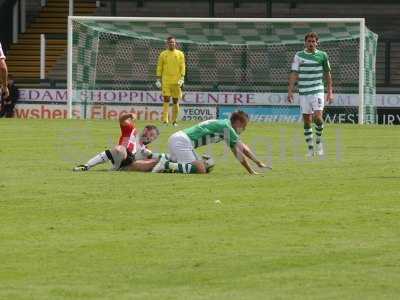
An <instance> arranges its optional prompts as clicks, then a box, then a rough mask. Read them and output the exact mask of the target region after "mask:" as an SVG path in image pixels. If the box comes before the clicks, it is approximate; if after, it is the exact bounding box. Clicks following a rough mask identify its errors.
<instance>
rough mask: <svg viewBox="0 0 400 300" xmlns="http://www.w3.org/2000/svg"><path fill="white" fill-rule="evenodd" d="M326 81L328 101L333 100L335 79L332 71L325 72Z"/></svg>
mask: <svg viewBox="0 0 400 300" xmlns="http://www.w3.org/2000/svg"><path fill="white" fill-rule="evenodd" d="M325 81H326V85H327V93H326V101H327V102H328V103H332V102H333V80H332V74H331V72H325Z"/></svg>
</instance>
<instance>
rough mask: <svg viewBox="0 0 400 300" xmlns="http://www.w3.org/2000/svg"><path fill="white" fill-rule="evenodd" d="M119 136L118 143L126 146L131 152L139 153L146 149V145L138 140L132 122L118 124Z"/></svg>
mask: <svg viewBox="0 0 400 300" xmlns="http://www.w3.org/2000/svg"><path fill="white" fill-rule="evenodd" d="M120 127H121V136H120V138H119V142H118V145H121V146H124V147H126V149H127V150H128V151H129V152H131V153H132V154H140V153H144V152H146V151H147V147H146V146H145V145H144V144H143V143H141V142H140V138H139V133H138V130H137V128H136V127H135V126H134V125H133V124H132V123H128V124H127V125H120Z"/></svg>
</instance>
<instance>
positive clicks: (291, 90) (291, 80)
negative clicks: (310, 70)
mask: <svg viewBox="0 0 400 300" xmlns="http://www.w3.org/2000/svg"><path fill="white" fill-rule="evenodd" d="M298 79H299V74H297V72H291V73H290V74H289V86H288V98H287V100H288V101H289V103H293V101H294V86H295V84H296V82H297V80H298Z"/></svg>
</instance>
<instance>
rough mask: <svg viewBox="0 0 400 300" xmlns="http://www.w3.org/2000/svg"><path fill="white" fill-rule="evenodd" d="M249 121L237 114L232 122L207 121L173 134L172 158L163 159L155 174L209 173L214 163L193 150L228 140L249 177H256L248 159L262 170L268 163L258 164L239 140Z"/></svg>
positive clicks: (245, 116) (169, 144) (243, 114)
mask: <svg viewBox="0 0 400 300" xmlns="http://www.w3.org/2000/svg"><path fill="white" fill-rule="evenodd" d="M248 122H249V117H248V115H247V114H246V113H244V112H242V111H237V112H234V113H233V114H232V115H231V118H230V120H229V119H223V120H208V121H204V122H201V123H199V124H197V125H195V126H193V127H190V128H186V129H184V130H181V131H178V132H176V133H174V134H173V135H172V136H171V137H170V138H169V140H168V148H169V151H170V154H169V155H170V159H169V160H168V159H167V158H166V157H164V156H163V157H161V158H160V161H159V162H158V164H157V165H156V166H155V167H154V169H153V172H155V173H162V172H172V173H175V172H176V173H207V172H208V170H209V168H210V167H212V165H213V164H212V163H211V162H210V160H209V159H207V158H205V159H204V158H203V159H199V157H198V155H197V154H196V152H195V150H194V149H195V148H198V147H200V146H204V145H207V144H210V143H218V142H220V141H222V140H225V142H226V143H227V145H228V146H229V147H230V148H231V150H232V152H233V154H234V155H235V157H236V158H237V159H238V161H239V162H240V163H241V164H242V165H243V167H244V168H245V169H246V170H247V171H248V172H249V173H250V174H257V172H256V171H254V170H253V169H252V168H251V166H250V165H249V163H248V161H247V158H249V159H251V160H252V161H253V162H254V163H256V164H257V165H258V166H259V167H260V168H265V164H264V163H262V162H261V161H259V160H258V159H257V158H256V156H255V155H254V154H253V152H252V151H251V150H250V148H249V147H248V146H247V145H246V144H244V143H242V142H241V141H240V139H239V135H240V134H241V133H242V132H243V131H244V130H245V129H246V126H247V124H248Z"/></svg>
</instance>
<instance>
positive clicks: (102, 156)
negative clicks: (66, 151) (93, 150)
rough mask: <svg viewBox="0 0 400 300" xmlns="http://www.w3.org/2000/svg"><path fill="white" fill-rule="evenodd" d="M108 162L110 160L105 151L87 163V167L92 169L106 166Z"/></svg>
mask: <svg viewBox="0 0 400 300" xmlns="http://www.w3.org/2000/svg"><path fill="white" fill-rule="evenodd" d="M107 161H109V158H108V156H107V154H106V151H103V152H101V153H99V154H97V155H96V156H94V157H92V158H91V159H89V161H88V162H87V163H86V165H87V166H88V168H89V169H90V168H92V167H94V166H96V165H99V164H104V163H105V162H107Z"/></svg>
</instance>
